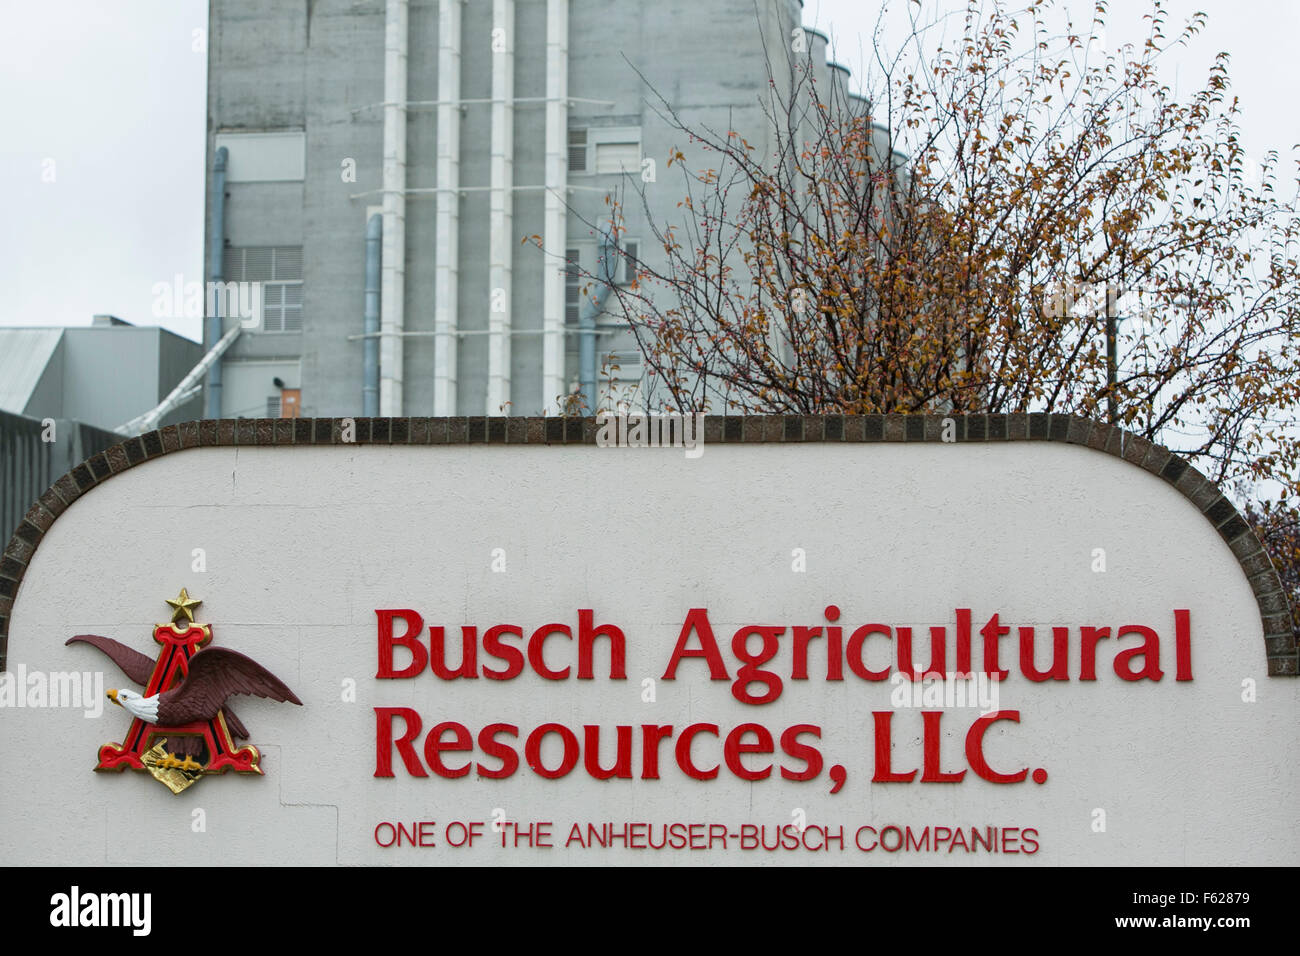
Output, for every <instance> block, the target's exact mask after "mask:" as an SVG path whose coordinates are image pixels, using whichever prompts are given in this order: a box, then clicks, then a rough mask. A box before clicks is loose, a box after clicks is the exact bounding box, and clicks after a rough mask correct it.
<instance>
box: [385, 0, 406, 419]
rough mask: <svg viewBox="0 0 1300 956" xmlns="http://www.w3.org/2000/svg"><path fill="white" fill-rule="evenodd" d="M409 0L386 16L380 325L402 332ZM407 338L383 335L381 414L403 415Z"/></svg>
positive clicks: (391, 1)
mask: <svg viewBox="0 0 1300 956" xmlns="http://www.w3.org/2000/svg"><path fill="white" fill-rule="evenodd" d="M407 8H408V0H388V5H387V9H386V12H385V17H384V103H385V104H386V105H385V106H384V232H383V242H382V246H383V265H382V267H381V274H382V281H381V285H382V292H381V299H380V325H381V327H382V329H383V331H384V332H389V333H396V332H401V331H402V330H403V328H404V327H405V309H406V197H405V196H404V195H403V192H404V191H405V189H406V44H407V14H408V9H407ZM402 343H403V339H402V336H401V335H392V334H390V335H385V336H383V337H382V338H381V339H380V346H379V351H380V359H379V370H380V379H379V414H380V415H401V414H402V371H403V352H402Z"/></svg>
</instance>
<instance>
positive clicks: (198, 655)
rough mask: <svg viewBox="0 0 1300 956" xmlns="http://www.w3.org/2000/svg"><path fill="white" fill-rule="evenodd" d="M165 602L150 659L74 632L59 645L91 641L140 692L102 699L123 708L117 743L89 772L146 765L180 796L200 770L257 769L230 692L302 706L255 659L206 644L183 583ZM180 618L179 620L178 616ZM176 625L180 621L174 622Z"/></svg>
mask: <svg viewBox="0 0 1300 956" xmlns="http://www.w3.org/2000/svg"><path fill="white" fill-rule="evenodd" d="M167 603H168V604H170V605H171V606H172V619H171V623H170V624H158V625H156V626H155V627H154V629H153V639H154V640H155V641H157V642H158V643H159V644H161V645H162V650H161V651H160V652H159V654H158V657H157V659H156V660H151V659H150V658H149V657H147V656H146V655H144V654H141V653H140V652H139V651H136V650H133V649H132V648H129V647H127V646H126V645H125V644H122V643H120V642H119V641H115V640H113V639H112V638H111V637H101V636H99V635H98V634H78V635H77V636H75V637H71V638H69V639H68V641H67V644H76V643H81V644H91V645H93V646H95V647H97V648H99V649H100V650H101V651H103V652H104V653H105V654H107V655H108V656H109V657H111V658H112V659H113V663H115V664H116V665H117V666H118V667H120V668H121V669H122V673H124V674H125V675H126V676H127V677H129V678H130V679H131V680H133V681H135V682H136V683H137V684H140V685H142V686H143V687H144V693H143V694H138V693H136V692H135V691H130V690H118V689H113V690H110V691H109V692H108V698H109V700H111V701H113V703H115V704H117V705H118V706H120V707H122V708H123V709H125V710H127V711H129V712H130V714H131V716H132V718H133V719H132V721H131V729H130V730H128V731H127V734H126V741H125V742H124V743H109V744H104V745H103V746H102V747H100V748H99V763H98V764H97V765H96V767H95V769H96V770H123V769H125V768H127V767H131V768H133V769H135V770H147V771H148V772H149V773H150V774H152V775H153V777H154V778H155V779H156V780H159V781H160V782H162V783H163V784H164V785H165V786H166V787H167V788H168V789H170V790H171V792H172V793H180V792H181V791H182V790H184V789H185V788H186V787H189V786H190V785H191V784H193V783H194V782H195V781H196V780H198V779H199V777H200V776H201V775H202V774H206V773H225V772H226V771H227V770H234V771H235V772H237V773H259V774H260V773H261V772H262V768H261V766H259V763H260V761H261V757H262V755H261V754H260V753H259V752H258V750H257V748H256V747H254V746H253V745H252V744H247V745H245V746H242V747H240V746H237V745H236V744H235V740H234V738H236V737H237V738H239V739H240V740H247V739H248V730H247V729H246V728H245V727H244V724H243V721H241V720H240V719H239V718H238V717H236V716H235V712H234V711H232V710H231V709H230V707H229V706H228V705H227V704H226V701H227V699H229V698H230V697H233V696H234V695H235V694H249V695H252V696H255V697H268V698H270V699H271V700H276V701H289V702H291V703H294V704H299V705H301V704H302V701H300V700H299V699H298V698H297V696H296V695H295V694H294V692H293V691H291V690H290V689H289V688H288V687H286V686H285V684H284V682H283V681H281V680H280V679H279V678H278V677H276V676H275V675H274V674H272V673H271V672H270V671H268V670H267V669H266V668H265V667H263V666H262V665H261V664H259V663H257V661H254V660H252V659H251V658H248V657H245V656H244V655H243V654H240V653H239V652H238V651H232V650H228V649H226V648H224V647H208V646H207V645H208V643H209V642H210V641H211V640H212V628H211V627H210V626H209V625H207V624H196V623H195V621H194V608H196V607H198V606H199V605H200V604H202V603H203V602H202V601H198V600H195V599H193V598H191V597H190V596H189V592H188V591H187V590H186V589H185V588H181V593H180V595H179V596H178V597H176V598H175V599H171V598H168V599H167ZM182 619H183V620H182ZM178 623H179V625H180V626H177V625H178Z"/></svg>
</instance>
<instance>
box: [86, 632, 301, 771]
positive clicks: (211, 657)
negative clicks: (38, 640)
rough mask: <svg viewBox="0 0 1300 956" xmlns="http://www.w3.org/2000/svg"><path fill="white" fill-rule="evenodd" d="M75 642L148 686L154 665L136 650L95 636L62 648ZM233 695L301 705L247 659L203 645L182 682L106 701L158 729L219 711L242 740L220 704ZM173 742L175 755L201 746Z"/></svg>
mask: <svg viewBox="0 0 1300 956" xmlns="http://www.w3.org/2000/svg"><path fill="white" fill-rule="evenodd" d="M76 643H81V644H90V645H91V646H93V647H97V648H99V649H100V650H101V651H103V652H104V653H105V654H107V655H108V656H109V657H110V658H112V659H113V663H115V664H116V665H117V666H118V667H120V668H121V669H122V673H124V674H125V675H126V676H127V677H129V678H130V679H131V680H133V681H135V682H136V683H137V684H139V685H140V686H142V687H148V686H149V678H150V676H151V675H152V674H153V668H154V662H153V661H152V660H151V659H150V658H148V657H146V656H145V655H144V654H141V653H140V652H139V651H137V650H133V649H132V648H129V647H127V646H126V645H125V644H123V643H121V642H120V641H115V640H113V639H112V638H111V637H101V636H100V635H98V634H78V635H77V636H75V637H70V638H68V640H67V642H66V644H65V646H66V645H67V644H76ZM235 694H248V695H250V696H253V697H266V698H269V699H270V700H275V701H281V702H284V701H288V702H289V703H293V704H298V705H299V706H301V705H302V701H300V700H299V699H298V697H297V695H295V694H294V692H293V691H291V690H290V689H289V688H288V687H286V686H285V684H284V682H283V681H282V680H280V678H278V677H276V676H275V675H274V674H272V673H271V672H270V671H268V670H267V669H266V668H265V667H263V666H262V665H261V664H259V663H257V661H255V660H253V659H252V658H250V657H245V656H244V655H243V654H240V653H239V652H238V651H232V650H228V649H226V648H224V647H207V648H204V649H203V650H201V651H198V652H197V653H195V655H194V656H193V657H191V658H190V659H189V670H188V673H186V675H185V678H184V679H183V680H182V681H181V682H180V683H179V684H177V685H176V686H175V687H173V688H171V689H170V690H165V691H163V692H162V693H159V694H154V695H153V696H152V697H145V696H143V695H141V694H137V693H136V692H135V691H130V690H117V689H113V690H110V691H109V692H108V697H109V699H110V700H112V701H113V703H115V704H117V705H118V706H120V707H123V708H125V709H126V710H127V711H129V712H130V713H131V714H133V715H134V716H136V717H139V718H140V719H141V720H143V721H144V722H145V723H149V724H157V725H158V726H160V727H182V726H184V725H185V724H189V723H192V722H194V721H198V720H212V719H214V718H215V717H216V716H217V714H218V712H221V711H224V712H225V715H226V725H227V726H228V727H229V728H230V732H231V733H232V734H233V735H234V736H235V737H237V738H239V739H241V740H247V739H248V730H247V728H245V727H244V724H243V721H241V720H240V719H239V718H238V717H236V716H235V714H234V712H233V711H232V710H231V709H230V708H229V707H228V706H227V705H226V700H227V698H229V697H232V696H234V695H235ZM168 743H169V744H172V743H173V741H171V740H169V741H168ZM174 744H175V746H174V748H169V749H171V750H172V752H173V753H174V754H175V755H176V756H178V757H185V756H194V755H197V754H198V753H199V751H200V750H201V748H202V747H203V741H202V740H201V739H200V738H198V737H189V736H185V735H177V738H176V740H175V741H174Z"/></svg>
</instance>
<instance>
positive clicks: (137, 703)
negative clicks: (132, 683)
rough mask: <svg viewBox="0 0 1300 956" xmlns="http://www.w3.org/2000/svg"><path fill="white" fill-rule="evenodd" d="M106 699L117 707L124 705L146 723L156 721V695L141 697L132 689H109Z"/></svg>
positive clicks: (154, 722)
mask: <svg viewBox="0 0 1300 956" xmlns="http://www.w3.org/2000/svg"><path fill="white" fill-rule="evenodd" d="M108 699H109V700H111V701H112V702H113V703H115V704H117V705H118V706H119V707H124V708H126V709H127V710H128V711H130V712H131V713H132V714H134V715H135V716H136V717H139V718H140V719H141V720H143V721H145V722H146V723H150V724H156V723H157V722H158V695H157V694H154V696H152V697H141V696H140V695H139V694H137V693H136V692H135V691H133V690H110V691H109V692H108Z"/></svg>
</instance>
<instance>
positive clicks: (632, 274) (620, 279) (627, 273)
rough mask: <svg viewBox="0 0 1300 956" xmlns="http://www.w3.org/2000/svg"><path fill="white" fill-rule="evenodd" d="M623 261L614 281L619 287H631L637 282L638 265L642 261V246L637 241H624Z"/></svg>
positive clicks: (622, 244) (622, 246)
mask: <svg viewBox="0 0 1300 956" xmlns="http://www.w3.org/2000/svg"><path fill="white" fill-rule="evenodd" d="M620 246H621V248H622V252H623V261H622V263H620V266H621V268H620V269H619V270H618V273H617V274H616V277H615V279H614V281H615V282H616V283H618V284H619V285H631V284H632V283H633V282H635V281H636V264H637V262H638V261H639V260H640V258H641V256H640V250H641V244H640V243H639V242H637V240H635V239H624V240H623V242H622V243H620Z"/></svg>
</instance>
